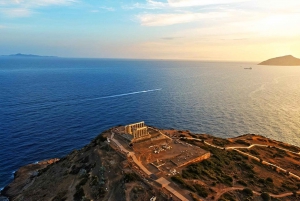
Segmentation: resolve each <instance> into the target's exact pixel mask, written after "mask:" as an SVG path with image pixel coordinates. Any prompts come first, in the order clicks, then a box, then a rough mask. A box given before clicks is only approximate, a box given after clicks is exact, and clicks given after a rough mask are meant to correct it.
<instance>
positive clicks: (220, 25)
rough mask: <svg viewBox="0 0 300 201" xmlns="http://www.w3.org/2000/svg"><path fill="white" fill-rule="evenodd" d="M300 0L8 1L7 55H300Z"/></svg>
mask: <svg viewBox="0 0 300 201" xmlns="http://www.w3.org/2000/svg"><path fill="white" fill-rule="evenodd" d="M299 8H300V1H299V0H286V1H283V0H249V1H247V0H139V1H138V0H126V1H115V0H101V1H99V0H1V1H0V55H7V54H15V53H24V54H39V55H56V56H62V57H93V58H140V59H148V58H149V59H193V60H233V61H261V60H265V59H268V58H271V57H276V56H283V55H287V54H292V55H294V56H295V57H298V58H299V57H300V25H299V24H300V10H299Z"/></svg>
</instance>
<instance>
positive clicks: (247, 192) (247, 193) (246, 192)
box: [242, 188, 253, 196]
mask: <svg viewBox="0 0 300 201" xmlns="http://www.w3.org/2000/svg"><path fill="white" fill-rule="evenodd" d="M242 192H243V193H244V194H245V195H247V196H252V195H253V192H252V190H251V189H249V188H244V189H243V191H242Z"/></svg>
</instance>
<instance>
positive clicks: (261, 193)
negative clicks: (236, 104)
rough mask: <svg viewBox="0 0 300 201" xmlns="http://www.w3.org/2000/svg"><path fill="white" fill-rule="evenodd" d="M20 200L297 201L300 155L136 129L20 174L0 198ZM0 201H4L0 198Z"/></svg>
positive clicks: (269, 145)
mask: <svg viewBox="0 0 300 201" xmlns="http://www.w3.org/2000/svg"><path fill="white" fill-rule="evenodd" d="M1 196H6V197H7V198H9V199H10V200H13V201H14V200H26V201H37V200H38V201H43V200H50V201H62V200H70V201H72V200H75V201H77V200H78V201H91V200H101V201H106V200H110V201H131V200H134V201H171V200H172V201H180V200H182V201H200V200H207V201H208V200H209V201H213V200H214V201H225V200H258V201H267V200H272V201H273V200H274V201H275V200H282V201H290V200H300V148H299V147H297V146H292V145H289V144H286V143H283V142H279V141H275V140H272V139H269V138H266V137H263V136H259V135H254V134H246V135H243V136H239V137H235V138H228V139H223V138H218V137H214V136H211V135H207V134H195V133H191V132H190V131H188V130H176V129H159V128H155V127H152V126H147V125H146V124H145V123H144V122H138V123H134V124H130V125H126V126H121V125H120V126H116V127H113V128H111V129H109V130H107V131H104V132H103V133H101V134H100V135H99V136H97V137H96V138H95V139H94V140H92V142H91V143H90V144H88V145H86V146H85V147H83V148H82V149H80V150H74V151H72V152H71V153H70V154H68V155H67V156H65V157H63V158H60V159H52V160H47V161H42V162H40V163H38V164H31V165H27V166H25V167H21V168H20V169H19V170H18V171H17V172H16V173H15V179H14V181H13V182H12V183H10V184H9V185H8V186H6V187H5V188H4V189H3V190H2V192H1V194H0V200H1ZM2 199H3V200H4V199H6V198H4V197H2Z"/></svg>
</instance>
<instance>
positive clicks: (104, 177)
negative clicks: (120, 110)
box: [0, 131, 154, 201]
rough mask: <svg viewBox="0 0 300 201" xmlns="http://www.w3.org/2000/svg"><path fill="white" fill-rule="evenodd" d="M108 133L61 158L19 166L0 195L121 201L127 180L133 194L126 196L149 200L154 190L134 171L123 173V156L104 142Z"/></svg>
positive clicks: (33, 199)
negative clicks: (143, 182) (142, 181)
mask: <svg viewBox="0 0 300 201" xmlns="http://www.w3.org/2000/svg"><path fill="white" fill-rule="evenodd" d="M109 132H110V131H106V132H104V133H102V134H100V135H99V136H98V137H97V138H95V139H94V140H93V141H92V142H91V143H90V144H88V145H86V146H85V147H83V148H82V149H80V150H74V151H73V152H71V153H70V154H68V155H67V156H66V157H64V158H61V159H60V160H58V159H52V160H48V161H44V162H41V163H38V164H30V165H27V166H24V167H21V168H20V169H19V170H18V171H17V172H16V173H15V178H14V181H13V182H12V183H11V184H9V185H8V186H6V187H5V188H4V189H3V191H2V192H1V195H2V196H6V197H8V198H9V199H10V200H26V201H36V200H41V201H42V200H52V201H62V200H70V201H72V200H75V201H76V200H112V201H118V200H124V199H123V198H124V197H125V196H124V195H125V194H126V193H127V192H126V186H127V185H128V184H127V183H128V181H130V185H131V187H130V189H129V190H130V191H131V190H134V193H131V194H130V195H129V196H135V199H134V200H138V201H142V200H149V199H150V198H151V196H152V194H153V193H154V192H153V191H152V189H149V187H147V186H145V185H144V184H140V183H141V182H140V181H141V180H140V178H139V177H138V176H137V175H135V174H134V173H132V172H129V173H125V169H126V168H124V166H126V160H125V158H123V157H122V156H121V155H120V154H118V153H117V152H116V151H115V150H114V149H112V148H111V147H110V146H109V145H108V143H107V142H106V134H107V133H109ZM123 168H124V169H123ZM123 170H124V171H123ZM128 178H129V179H128ZM127 194H128V193H127ZM1 195H0V197H1ZM83 198H84V199H83Z"/></svg>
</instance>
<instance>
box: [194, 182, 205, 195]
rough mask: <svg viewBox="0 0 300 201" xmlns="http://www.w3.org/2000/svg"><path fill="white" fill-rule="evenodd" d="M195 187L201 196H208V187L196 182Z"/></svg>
mask: <svg viewBox="0 0 300 201" xmlns="http://www.w3.org/2000/svg"><path fill="white" fill-rule="evenodd" d="M194 187H195V189H196V191H197V194H198V195H199V196H201V197H204V198H206V197H207V196H208V192H207V189H206V188H205V187H204V186H201V185H199V184H195V185H194Z"/></svg>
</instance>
